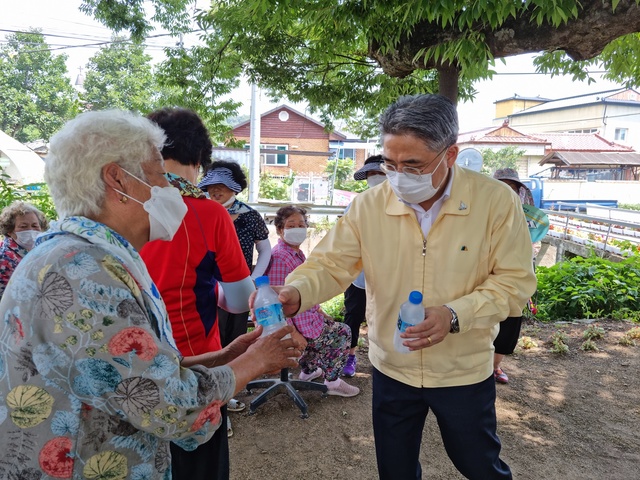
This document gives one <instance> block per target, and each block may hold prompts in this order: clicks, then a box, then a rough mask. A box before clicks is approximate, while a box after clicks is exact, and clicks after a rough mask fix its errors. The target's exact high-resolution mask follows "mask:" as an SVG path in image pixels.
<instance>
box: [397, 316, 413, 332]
mask: <svg viewBox="0 0 640 480" xmlns="http://www.w3.org/2000/svg"><path fill="white" fill-rule="evenodd" d="M412 326H413V324H411V323H407V322H403V321H402V317H401V316H400V315H398V331H399V332H400V333H404V332H405V330H406V329H407V328H409V327H412Z"/></svg>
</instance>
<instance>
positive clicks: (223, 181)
mask: <svg viewBox="0 0 640 480" xmlns="http://www.w3.org/2000/svg"><path fill="white" fill-rule="evenodd" d="M198 187H199V188H201V189H202V190H203V191H205V192H207V193H208V194H209V198H211V200H214V201H216V202H218V203H219V204H220V205H222V206H223V207H225V208H226V209H227V212H229V215H231V219H232V220H233V226H234V227H235V229H236V235H237V236H238V240H239V241H240V247H241V248H242V254H243V255H244V260H245V262H246V264H247V267H248V268H249V270H252V273H251V278H252V279H254V280H255V279H256V278H257V277H260V276H261V275H263V274H264V272H265V270H266V269H267V267H268V266H269V260H270V259H271V244H270V243H269V229H268V228H267V225H266V224H265V222H264V219H263V218H262V216H260V214H259V213H258V212H257V211H256V210H254V209H253V208H251V207H250V206H248V205H247V204H245V203H243V202H241V201H240V200H238V199H237V198H236V195H237V194H239V193H240V192H242V191H243V190H244V189H245V188H247V178H246V176H245V174H244V172H243V171H242V167H240V165H238V163H236V162H234V161H224V160H217V161H214V162H213V163H212V164H211V165H210V166H209V167H208V168H207V171H206V172H205V175H204V178H203V179H202V180H201V181H200V183H199V184H198ZM254 248H255V249H256V250H257V251H258V258H257V260H256V265H255V267H253V250H254ZM248 320H249V310H248V309H247V311H246V312H241V313H231V312H228V311H226V310H225V309H224V308H222V307H220V308H218V325H219V326H220V340H221V341H222V346H223V347H225V346H227V345H228V344H230V343H231V342H232V341H234V340H235V339H236V338H238V337H239V336H240V335H243V334H245V333H247V322H248ZM227 408H228V409H229V410H230V411H232V412H240V411H242V410H244V408H245V405H244V403H242V402H239V401H238V400H236V399H235V398H234V399H231V400H230V401H229V404H228V406H227ZM227 433H228V434H230V436H231V435H233V430H232V428H231V421H230V420H228V423H227Z"/></svg>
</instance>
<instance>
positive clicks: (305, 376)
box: [298, 367, 323, 382]
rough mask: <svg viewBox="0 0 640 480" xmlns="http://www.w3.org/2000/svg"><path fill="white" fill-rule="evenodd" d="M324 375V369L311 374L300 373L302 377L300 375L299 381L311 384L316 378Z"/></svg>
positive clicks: (317, 369)
mask: <svg viewBox="0 0 640 480" xmlns="http://www.w3.org/2000/svg"><path fill="white" fill-rule="evenodd" d="M322 375H323V373H322V369H321V368H320V367H318V368H316V369H315V370H314V371H313V372H311V373H304V372H303V371H300V375H298V380H304V381H305V382H310V381H311V380H315V379H316V378H318V377H321V376H322Z"/></svg>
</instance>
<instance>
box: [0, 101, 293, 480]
mask: <svg viewBox="0 0 640 480" xmlns="http://www.w3.org/2000/svg"><path fill="white" fill-rule="evenodd" d="M164 141H165V135H164V133H163V131H162V129H160V128H159V127H158V126H157V125H155V124H154V123H153V122H151V121H150V120H148V119H145V118H142V117H140V116H138V115H134V114H132V113H128V112H121V111H115V110H113V111H103V112H89V113H84V114H82V115H80V116H78V117H77V118H76V119H74V120H72V121H70V122H68V123H67V124H66V125H65V126H64V127H63V129H62V130H61V131H60V132H59V133H57V134H56V135H55V136H54V137H53V138H52V139H51V147H50V153H49V156H48V157H47V161H46V167H45V179H46V182H47V183H48V185H49V188H50V190H51V195H52V197H53V201H54V203H55V206H56V209H57V211H58V213H59V215H60V219H61V220H59V221H57V222H55V223H53V224H52V226H51V228H50V229H49V231H47V232H46V233H45V234H43V236H42V237H41V238H40V239H39V241H38V245H37V246H36V247H35V248H34V249H33V250H32V251H31V252H30V253H29V255H28V256H27V257H26V258H25V259H24V260H23V261H22V262H21V263H20V265H18V267H17V268H16V271H15V272H14V274H13V278H12V281H11V282H10V284H9V287H8V288H7V290H6V291H5V295H4V298H3V299H2V302H1V303H0V318H2V323H1V324H0V449H1V450H2V451H3V452H5V453H6V454H7V455H6V456H5V458H4V460H3V462H2V463H1V464H0V477H1V478H35V477H34V476H38V478H39V477H40V475H42V473H44V474H45V475H46V476H48V478H49V477H53V478H119V479H125V478H126V479H129V478H146V479H161V478H166V476H167V475H168V474H170V464H171V458H170V454H169V443H170V442H171V441H173V442H175V443H177V444H178V445H180V446H181V447H182V448H185V449H187V450H188V449H194V448H196V447H197V446H198V444H201V443H203V442H205V441H206V440H208V439H209V438H210V437H211V435H212V434H213V432H214V431H215V430H216V429H217V428H218V427H219V426H220V407H221V406H222V405H224V404H225V403H226V402H227V401H228V400H229V399H230V398H232V397H233V395H234V394H235V393H236V392H238V391H239V390H240V389H242V388H244V386H245V385H246V383H247V382H248V381H250V380H252V379H253V378H255V377H257V376H259V375H261V374H263V373H265V372H270V371H274V370H278V369H280V368H283V367H293V366H295V365H296V362H295V360H291V359H290V358H289V357H298V356H299V355H300V353H301V351H300V349H299V348H296V347H297V345H296V344H295V343H294V341H293V340H290V339H288V340H282V338H283V337H284V336H285V335H286V334H288V333H290V332H291V330H292V328H291V327H287V328H283V329H282V330H280V331H279V332H277V334H275V335H270V336H267V337H265V338H264V339H260V338H259V335H260V331H259V330H260V329H257V330H256V331H255V332H252V333H248V334H246V335H244V336H243V337H241V338H239V339H238V340H237V341H236V342H234V344H233V345H231V346H230V347H229V348H226V349H223V350H221V351H218V352H215V353H211V354H202V355H199V356H197V357H181V356H180V354H179V353H178V350H177V349H176V347H175V343H174V340H173V337H172V332H171V326H170V323H169V322H168V320H167V312H166V308H165V306H164V303H163V301H162V298H161V297H160V295H159V293H158V290H157V288H156V287H155V285H154V283H153V282H152V280H151V278H150V276H149V274H148V272H147V269H146V267H145V264H144V263H143V261H142V259H141V258H140V256H139V254H138V251H139V250H140V248H142V246H143V245H144V244H145V243H146V242H148V241H149V240H154V239H162V240H170V239H171V238H172V236H173V235H174V233H175V231H176V229H177V228H178V227H179V226H180V224H181V222H182V218H183V216H184V215H185V210H186V207H185V204H184V203H183V201H182V199H181V197H180V194H179V192H178V191H177V190H176V189H175V188H173V187H170V186H169V184H168V182H167V179H166V178H165V175H164V174H165V171H164V166H163V160H162V157H161V155H160V151H159V148H161V147H162V145H163V143H164ZM218 365H221V366H218ZM10 452H19V454H15V455H11V454H10Z"/></svg>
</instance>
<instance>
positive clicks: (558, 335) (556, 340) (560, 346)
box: [551, 331, 569, 355]
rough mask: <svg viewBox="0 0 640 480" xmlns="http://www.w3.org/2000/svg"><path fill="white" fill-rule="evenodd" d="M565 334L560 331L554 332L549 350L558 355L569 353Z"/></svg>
mask: <svg viewBox="0 0 640 480" xmlns="http://www.w3.org/2000/svg"><path fill="white" fill-rule="evenodd" d="M567 341H568V337H567V334H566V333H564V332H561V331H557V332H555V333H554V334H553V335H552V336H551V351H552V352H553V353H557V354H559V355H566V354H567V353H569V345H567Z"/></svg>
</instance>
